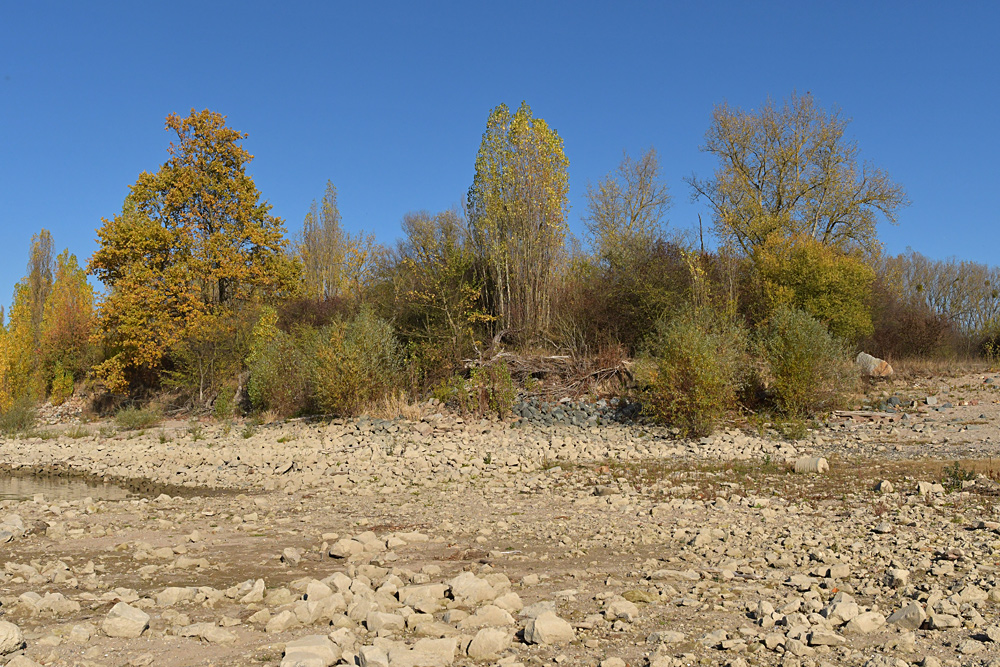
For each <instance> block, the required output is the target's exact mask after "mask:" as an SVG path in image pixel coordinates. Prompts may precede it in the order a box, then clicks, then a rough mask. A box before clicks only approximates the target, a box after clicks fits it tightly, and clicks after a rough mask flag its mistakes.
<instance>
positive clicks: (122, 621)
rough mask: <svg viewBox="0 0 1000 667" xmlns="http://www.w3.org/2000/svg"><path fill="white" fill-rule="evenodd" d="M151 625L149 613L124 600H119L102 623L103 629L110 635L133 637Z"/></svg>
mask: <svg viewBox="0 0 1000 667" xmlns="http://www.w3.org/2000/svg"><path fill="white" fill-rule="evenodd" d="M148 627H149V614H147V613H146V612H144V611H142V610H141V609H136V608H135V607H133V606H131V605H128V604H126V603H124V602H119V603H118V604H116V605H115V606H114V607H112V608H111V611H109V612H108V615H107V616H105V617H104V622H103V623H101V631H102V632H103V633H104V634H106V635H107V636H108V637H122V638H126V639H131V638H135V637H138V636H139V635H141V634H142V633H143V631H144V630H145V629H146V628H148Z"/></svg>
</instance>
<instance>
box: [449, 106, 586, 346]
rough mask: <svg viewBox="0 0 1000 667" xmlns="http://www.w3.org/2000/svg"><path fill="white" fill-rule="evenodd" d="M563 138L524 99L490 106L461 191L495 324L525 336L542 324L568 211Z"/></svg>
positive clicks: (536, 332)
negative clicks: (471, 173)
mask: <svg viewBox="0 0 1000 667" xmlns="http://www.w3.org/2000/svg"><path fill="white" fill-rule="evenodd" d="M568 166H569V161H568V160H567V159H566V156H565V154H564V153H563V141H562V139H561V138H560V137H559V135H558V134H557V133H556V132H555V130H552V129H551V128H550V127H549V126H548V124H547V123H546V122H545V121H544V120H542V119H541V118H534V117H533V116H532V114H531V109H530V107H528V105H527V103H522V104H521V106H520V108H518V110H517V111H516V112H515V113H513V114H511V113H510V110H509V109H508V108H507V106H506V105H504V104H501V105H500V106H498V107H496V108H495V109H493V110H492V111H491V112H490V115H489V119H488V120H487V123H486V131H485V132H484V133H483V138H482V142H481V143H480V146H479V153H478V155H477V157H476V173H475V177H474V179H473V183H472V187H471V188H470V189H469V195H468V214H469V224H470V228H471V230H472V240H473V244H474V246H475V248H476V252H477V254H478V256H479V257H480V258H481V259H482V262H483V266H484V268H485V272H486V284H487V288H486V291H485V293H486V296H487V305H488V308H489V310H490V311H492V313H493V314H495V315H496V317H497V318H498V323H499V326H500V327H502V328H505V329H512V330H518V331H520V332H521V333H522V334H523V335H525V336H527V337H528V338H530V337H533V336H537V335H539V334H541V333H542V332H543V331H544V329H545V328H546V327H547V325H548V323H549V316H550V302H551V298H552V293H553V291H554V287H555V283H554V280H553V264H554V263H555V262H556V260H557V259H558V256H559V253H560V252H561V250H562V249H563V242H564V238H565V235H566V216H567V213H568V210H569V204H568V199H567V195H568V191H569V179H568V176H567V168H568Z"/></svg>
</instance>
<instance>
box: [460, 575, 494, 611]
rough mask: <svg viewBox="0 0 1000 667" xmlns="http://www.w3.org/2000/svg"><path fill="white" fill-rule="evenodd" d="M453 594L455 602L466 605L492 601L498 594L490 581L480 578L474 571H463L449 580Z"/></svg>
mask: <svg viewBox="0 0 1000 667" xmlns="http://www.w3.org/2000/svg"><path fill="white" fill-rule="evenodd" d="M448 584H449V585H450V586H451V595H452V597H453V598H455V602H457V603H459V604H465V605H469V606H472V605H476V604H479V603H480V602H490V601H492V600H493V599H494V598H496V596H497V592H496V591H494V590H493V587H492V586H490V584H489V582H487V581H486V580H484V579H480V578H479V577H477V576H476V575H474V574H473V573H472V572H462V573H461V574H459V575H458V576H457V577H455V578H454V579H452V580H451V581H449V582H448Z"/></svg>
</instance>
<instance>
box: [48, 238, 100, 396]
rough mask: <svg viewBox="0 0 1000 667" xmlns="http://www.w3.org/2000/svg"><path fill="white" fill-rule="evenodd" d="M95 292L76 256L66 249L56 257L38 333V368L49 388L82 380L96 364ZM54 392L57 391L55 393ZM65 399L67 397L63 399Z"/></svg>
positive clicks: (63, 386) (63, 388)
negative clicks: (92, 342) (92, 336)
mask: <svg viewBox="0 0 1000 667" xmlns="http://www.w3.org/2000/svg"><path fill="white" fill-rule="evenodd" d="M93 315H94V290H93V288H92V287H91V286H90V284H89V283H88V282H87V274H86V272H84V270H83V269H82V268H80V265H79V264H78V263H77V260H76V256H75V255H72V254H70V252H69V251H68V250H64V251H63V252H62V253H60V254H59V256H58V257H57V258H56V271H55V280H54V281H53V283H52V290H51V293H50V294H49V298H48V299H46V301H45V308H44V312H43V314H42V321H41V330H40V332H39V357H40V358H39V368H40V369H41V372H42V375H43V379H44V382H45V385H46V387H47V389H49V390H50V391H52V390H53V387H54V385H56V384H61V388H62V390H63V391H65V389H66V382H67V380H68V383H69V390H70V391H72V386H73V381H74V380H79V379H81V378H83V376H84V375H85V374H86V372H87V371H88V370H89V369H90V367H91V365H92V363H93V361H94V351H93V348H92V346H91V344H90V335H91V333H92V330H93ZM53 393H55V392H53ZM61 398H65V396H61Z"/></svg>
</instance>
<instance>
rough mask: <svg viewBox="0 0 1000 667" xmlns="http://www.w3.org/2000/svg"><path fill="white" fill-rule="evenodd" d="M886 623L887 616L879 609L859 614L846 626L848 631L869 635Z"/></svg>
mask: <svg viewBox="0 0 1000 667" xmlns="http://www.w3.org/2000/svg"><path fill="white" fill-rule="evenodd" d="M883 625H885V616H883V615H882V614H880V613H878V612H877V611H866V612H862V613H860V614H858V615H857V616H855V617H854V618H852V619H851V620H850V621H848V622H847V625H845V626H844V630H845V631H846V632H853V633H857V634H862V635H867V634H869V633H871V632H875V631H876V630H878V629H879V628H881V627H882V626H883Z"/></svg>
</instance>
